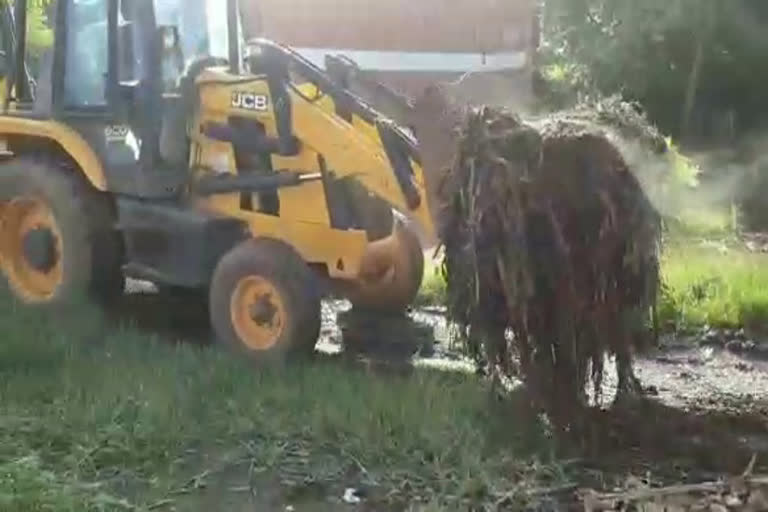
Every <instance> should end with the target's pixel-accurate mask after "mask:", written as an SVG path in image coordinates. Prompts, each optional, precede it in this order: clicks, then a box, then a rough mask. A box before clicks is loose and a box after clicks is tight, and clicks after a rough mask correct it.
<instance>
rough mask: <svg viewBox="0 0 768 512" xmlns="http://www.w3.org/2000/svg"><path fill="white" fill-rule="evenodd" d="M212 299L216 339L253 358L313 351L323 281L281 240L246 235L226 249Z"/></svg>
mask: <svg viewBox="0 0 768 512" xmlns="http://www.w3.org/2000/svg"><path fill="white" fill-rule="evenodd" d="M209 304H210V315H211V324H212V326H213V330H214V334H215V335H216V339H217V340H218V341H219V342H221V343H224V344H226V345H227V346H229V347H230V348H231V349H234V350H236V351H238V352H239V353H242V354H245V355H247V356H248V357H249V358H250V359H252V360H254V361H257V362H263V361H270V362H276V361H283V360H285V359H286V358H287V357H297V356H306V355H309V354H311V353H312V352H314V349H315V345H316V344H317V340H318V337H319V335H320V321H321V306H320V294H319V287H318V283H317V280H316V278H315V276H314V274H313V273H312V271H311V269H310V268H309V267H308V266H307V264H306V263H305V262H304V260H303V259H302V258H301V256H300V255H299V254H298V253H297V252H296V251H295V250H294V249H293V248H291V247H290V246H288V245H286V244H284V243H282V242H279V241H276V240H272V239H254V240H247V241H245V242H243V243H241V244H240V245H238V246H237V247H235V248H234V249H233V250H232V251H230V252H229V253H227V254H226V255H225V256H224V257H223V258H222V259H221V260H220V261H219V264H218V265H217V267H216V270H215V272H214V275H213V279H212V281H211V287H210V297H209Z"/></svg>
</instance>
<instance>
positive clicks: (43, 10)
mask: <svg viewBox="0 0 768 512" xmlns="http://www.w3.org/2000/svg"><path fill="white" fill-rule="evenodd" d="M5 2H8V4H10V5H11V6H13V4H14V1H13V0H0V4H3V3H5ZM50 6H51V0H28V1H27V8H28V11H27V44H28V51H29V54H30V55H31V56H32V57H37V56H39V55H40V53H41V52H42V51H43V50H44V49H46V48H50V47H51V45H53V30H52V28H51V21H50V20H49V19H48V8H49V7H50Z"/></svg>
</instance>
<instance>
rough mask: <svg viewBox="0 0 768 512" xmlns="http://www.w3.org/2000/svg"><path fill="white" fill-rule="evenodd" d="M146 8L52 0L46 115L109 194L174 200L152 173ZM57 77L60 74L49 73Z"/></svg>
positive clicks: (168, 186)
mask: <svg viewBox="0 0 768 512" xmlns="http://www.w3.org/2000/svg"><path fill="white" fill-rule="evenodd" d="M153 9H154V8H153V3H152V0H59V9H58V13H57V16H58V21H57V27H58V29H59V32H57V35H58V37H59V38H60V40H59V43H60V44H57V45H56V50H55V52H56V55H55V59H54V75H53V76H54V95H53V105H54V107H53V110H54V112H55V118H57V119H59V120H61V121H63V122H65V123H66V124H67V125H69V126H71V127H72V128H74V129H75V130H77V131H78V132H80V134H82V135H83V136H84V137H85V138H86V140H87V141H88V142H89V143H90V145H91V147H93V149H94V150H95V151H96V153H97V154H98V155H99V156H100V158H101V160H102V163H103V165H104V170H105V174H106V178H107V187H108V188H109V190H110V191H112V192H116V193H121V194H125V195H131V196H138V197H166V196H171V195H174V194H175V193H176V191H177V189H178V187H179V182H180V180H181V179H182V178H183V177H182V176H180V173H178V172H175V173H171V172H164V171H167V170H166V169H163V168H162V166H161V165H159V161H160V160H159V158H158V151H157V144H158V138H159V125H160V122H161V120H160V119H159V110H160V109H159V108H158V106H159V105H161V103H160V102H161V89H160V87H158V76H159V73H157V69H158V61H157V59H156V55H157V52H156V50H155V48H156V46H155V45H156V38H157V33H156V29H155V21H154V10H153ZM56 70H59V71H60V72H56Z"/></svg>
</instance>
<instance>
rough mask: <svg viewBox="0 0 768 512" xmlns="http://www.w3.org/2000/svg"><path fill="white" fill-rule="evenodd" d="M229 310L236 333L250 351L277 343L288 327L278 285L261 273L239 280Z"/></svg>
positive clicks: (270, 346)
mask: <svg viewBox="0 0 768 512" xmlns="http://www.w3.org/2000/svg"><path fill="white" fill-rule="evenodd" d="M231 301H232V302H231V304H230V312H231V315H232V325H233V326H234V328H235V332H236V333H237V336H238V337H239V338H240V339H241V340H242V342H243V343H244V344H245V346H246V347H248V348H249V349H251V350H268V349H270V348H272V347H273V346H275V345H276V344H277V342H278V339H279V338H280V335H281V334H282V333H283V329H284V328H285V306H284V304H283V300H282V298H281V297H280V293H279V291H278V290H277V288H276V287H275V286H274V285H273V284H272V283H271V282H269V281H268V280H266V279H264V278H263V277H259V276H248V277H245V278H243V279H241V280H240V282H239V283H237V286H236V287H235V290H234V292H233V293H232V299H231Z"/></svg>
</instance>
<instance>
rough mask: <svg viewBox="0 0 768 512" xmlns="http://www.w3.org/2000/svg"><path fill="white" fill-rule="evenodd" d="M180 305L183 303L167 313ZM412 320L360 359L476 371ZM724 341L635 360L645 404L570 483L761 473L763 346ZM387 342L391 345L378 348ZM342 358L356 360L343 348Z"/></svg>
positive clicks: (189, 315) (153, 313) (766, 385)
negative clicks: (751, 469)
mask: <svg viewBox="0 0 768 512" xmlns="http://www.w3.org/2000/svg"><path fill="white" fill-rule="evenodd" d="M129 291H130V294H129V295H128V297H127V299H126V300H128V301H129V302H130V303H131V305H132V307H131V311H132V312H131V315H130V316H131V317H132V320H133V321H134V323H135V324H136V325H137V326H139V327H141V328H146V329H147V330H149V331H152V332H159V333H160V334H162V335H166V336H171V337H172V338H173V339H176V340H180V341H181V340H183V341H184V342H193V343H209V342H210V338H211V336H210V331H209V328H208V323H207V314H206V312H205V309H204V306H203V307H200V308H199V309H198V308H196V307H189V305H188V304H189V301H188V300H187V299H184V298H178V299H175V298H168V297H162V298H159V297H158V296H157V294H156V293H155V292H154V290H153V288H152V286H151V285H148V284H144V283H131V284H130V287H129ZM175 301H176V302H175ZM177 303H178V304H186V306H185V307H183V308H179V307H174V306H175V305H176V304H177ZM348 307H349V306H348V304H347V303H345V302H343V301H332V302H326V303H325V304H324V306H323V327H322V334H321V340H320V342H319V344H318V350H319V351H320V352H322V353H331V354H338V353H344V352H345V340H344V336H343V332H342V329H341V328H340V326H339V322H337V317H338V315H339V314H340V313H341V314H342V315H341V316H342V318H343V312H344V311H345V310H347V309H348ZM410 317H411V319H412V320H413V321H414V322H415V323H416V329H415V330H414V332H415V333H416V335H415V337H414V339H412V340H411V343H410V345H409V344H408V343H406V344H403V341H404V336H403V335H402V332H403V331H402V329H401V328H400V327H397V328H395V329H394V330H392V331H391V332H390V333H389V335H387V334H386V332H385V334H382V335H381V336H378V337H373V338H371V339H372V340H373V343H372V347H373V348H372V349H370V350H366V351H365V352H364V356H365V357H366V358H368V359H374V360H389V359H398V360H399V359H401V358H402V357H403V354H407V355H410V354H411V353H412V354H413V357H412V359H411V361H410V363H411V364H409V367H411V368H413V367H419V366H429V367H437V368H442V369H444V370H446V371H464V372H474V371H475V370H474V366H473V364H472V362H471V361H469V360H468V359H466V358H464V357H463V356H462V355H461V353H460V351H459V350H458V347H457V346H456V344H455V343H454V342H453V341H452V339H451V338H452V337H451V333H450V329H449V327H448V325H447V323H446V321H445V318H444V316H443V315H442V314H441V312H440V311H439V310H426V309H425V310H418V311H414V312H413V313H412V314H411V315H410ZM173 324H178V325H184V326H185V328H184V329H177V328H172V327H171V326H172V325H173ZM387 338H390V339H387ZM729 338H734V339H735V340H737V341H738V338H739V336H738V335H737V333H715V332H712V331H710V332H704V331H703V332H701V333H694V334H688V335H685V336H672V335H667V336H664V337H663V340H662V345H661V348H658V349H655V350H654V351H653V352H651V353H647V354H643V355H642V356H639V357H638V358H637V361H636V368H637V374H638V376H639V378H640V379H641V381H642V383H643V385H644V387H645V389H646V391H647V394H648V399H645V400H641V401H637V402H632V403H629V404H626V405H625V406H624V405H623V406H622V407H621V409H619V411H620V413H605V412H603V413H595V414H596V418H597V419H598V420H599V421H597V422H596V427H595V430H594V433H593V436H594V439H593V441H595V440H597V441H598V442H595V443H593V445H592V447H591V448H590V450H588V451H580V450H581V449H580V448H579V449H575V450H574V452H573V460H574V462H573V463H572V465H571V466H570V467H571V474H572V475H573V477H574V480H575V485H579V486H592V487H596V488H601V489H606V488H612V487H615V486H620V485H621V484H622V482H624V481H625V480H626V478H627V476H628V475H630V474H632V475H639V476H644V477H645V476H647V477H649V478H650V480H651V482H653V483H657V484H669V483H678V482H701V481H706V480H711V479H716V478H718V477H721V476H723V475H725V474H734V473H738V472H741V471H742V470H743V468H744V467H746V466H747V464H748V462H749V460H750V458H751V456H752V455H753V454H756V455H757V456H758V459H757V465H756V472H762V473H768V357H766V354H768V349H767V348H768V344H762V343H760V342H755V341H752V340H749V341H742V342H740V343H734V342H732V341H733V340H730V341H729ZM369 341H370V340H369ZM388 341H394V342H395V343H384V342H388ZM392 346H395V347H397V348H396V349H395V350H392V349H391V347H392ZM745 346H747V348H748V349H744V347H745ZM369 348H370V347H369ZM346 352H348V353H355V354H357V351H352V350H350V349H349V348H347V350H346ZM609 368H610V369H609V370H608V373H607V375H606V382H605V386H604V395H605V397H606V398H608V399H610V398H611V396H612V391H613V390H614V389H613V386H614V384H615V379H613V370H612V367H609Z"/></svg>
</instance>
